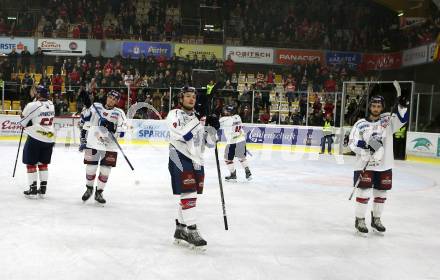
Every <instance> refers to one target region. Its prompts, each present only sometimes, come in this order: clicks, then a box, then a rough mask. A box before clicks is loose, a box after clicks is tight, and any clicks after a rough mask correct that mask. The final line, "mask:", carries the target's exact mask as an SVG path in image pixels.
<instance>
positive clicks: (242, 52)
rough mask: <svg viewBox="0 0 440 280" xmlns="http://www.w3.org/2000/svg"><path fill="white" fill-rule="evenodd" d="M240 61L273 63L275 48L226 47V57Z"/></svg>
mask: <svg viewBox="0 0 440 280" xmlns="http://www.w3.org/2000/svg"><path fill="white" fill-rule="evenodd" d="M229 55H230V56H231V59H232V60H233V61H235V62H238V63H252V64H273V61H274V50H273V49H269V48H253V47H226V57H228V56H229Z"/></svg>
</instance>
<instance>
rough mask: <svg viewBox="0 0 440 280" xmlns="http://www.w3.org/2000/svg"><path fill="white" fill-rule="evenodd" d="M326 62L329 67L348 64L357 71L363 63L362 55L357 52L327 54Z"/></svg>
mask: <svg viewBox="0 0 440 280" xmlns="http://www.w3.org/2000/svg"><path fill="white" fill-rule="evenodd" d="M325 60H326V62H327V65H339V64H342V63H347V64H348V67H350V68H352V69H356V68H357V67H358V65H359V64H361V62H362V54H361V53H356V52H327V53H326V54H325Z"/></svg>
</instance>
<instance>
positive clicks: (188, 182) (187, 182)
mask: <svg viewBox="0 0 440 280" xmlns="http://www.w3.org/2000/svg"><path fill="white" fill-rule="evenodd" d="M195 183H196V179H194V178H187V179H183V184H184V185H194V184H195Z"/></svg>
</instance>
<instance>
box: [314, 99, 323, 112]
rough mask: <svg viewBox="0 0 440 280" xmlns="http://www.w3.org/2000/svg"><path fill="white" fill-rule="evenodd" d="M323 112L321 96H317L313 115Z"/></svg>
mask: <svg viewBox="0 0 440 280" xmlns="http://www.w3.org/2000/svg"><path fill="white" fill-rule="evenodd" d="M321 111H322V103H321V100H320V98H319V96H317V95H316V98H315V102H313V114H317V113H318V112H321Z"/></svg>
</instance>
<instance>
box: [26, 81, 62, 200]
mask: <svg viewBox="0 0 440 280" xmlns="http://www.w3.org/2000/svg"><path fill="white" fill-rule="evenodd" d="M34 94H35V93H34V90H31V95H34ZM31 97H35V99H34V101H33V102H30V103H28V104H27V105H26V107H25V108H24V109H23V112H22V114H21V117H22V119H21V121H20V124H21V125H22V126H23V127H24V132H25V133H26V134H27V135H28V138H27V140H26V143H25V144H24V148H23V163H24V164H26V168H27V176H28V182H29V190H27V191H24V194H25V196H26V197H28V198H36V197H37V195H38V196H40V197H41V198H43V197H44V196H45V195H46V190H47V180H48V175H49V171H48V165H49V164H50V160H51V158H52V150H53V146H54V143H55V134H54V133H55V130H54V125H53V118H54V117H55V109H54V106H53V104H52V101H50V100H48V98H49V92H48V90H47V89H46V88H45V87H43V86H38V87H37V89H36V94H35V96H31ZM37 170H38V173H37ZM38 177H40V178H39V179H40V188H38V189H37V181H38Z"/></svg>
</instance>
